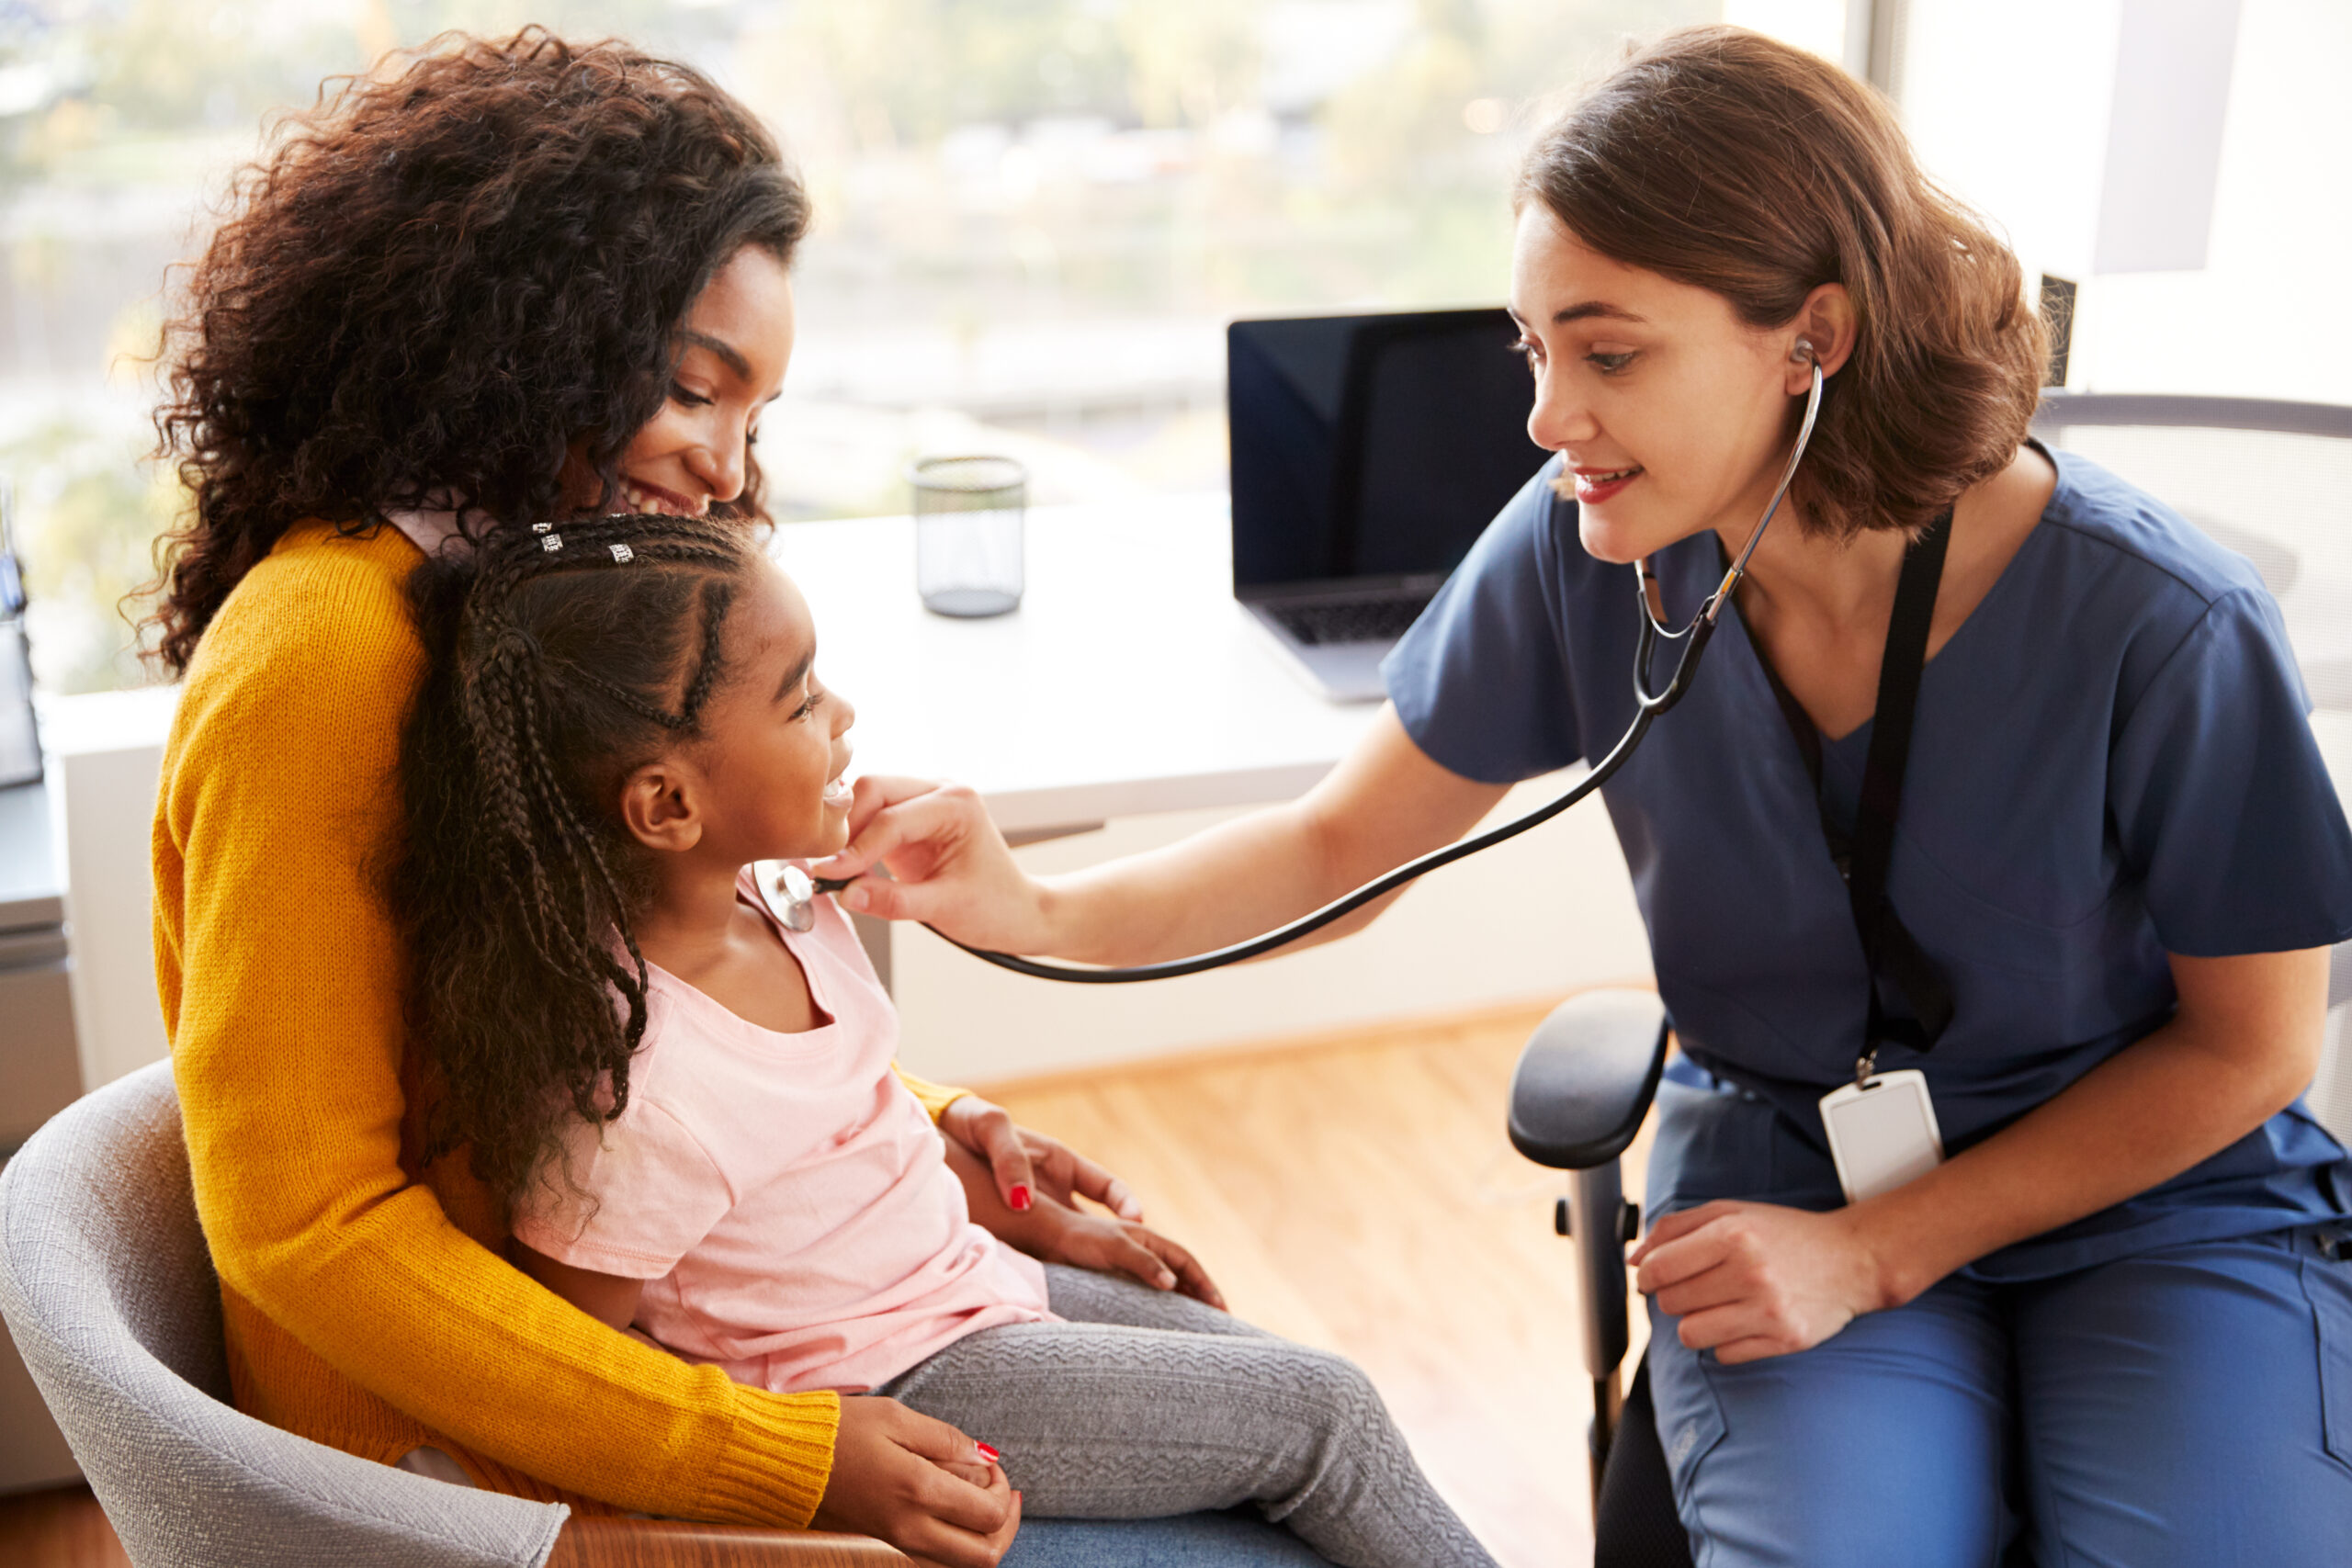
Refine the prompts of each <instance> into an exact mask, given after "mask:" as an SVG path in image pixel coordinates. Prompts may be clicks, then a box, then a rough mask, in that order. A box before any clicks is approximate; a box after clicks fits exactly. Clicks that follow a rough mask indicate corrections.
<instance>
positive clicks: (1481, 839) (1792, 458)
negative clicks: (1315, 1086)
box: [923, 345, 1822, 986]
mask: <svg viewBox="0 0 2352 1568" xmlns="http://www.w3.org/2000/svg"><path fill="white" fill-rule="evenodd" d="M1807 346H1809V345H1807ZM1821 384H1822V376H1821V367H1820V365H1819V364H1817V363H1816V364H1815V366H1814V367H1813V386H1812V388H1811V389H1810V392H1809V394H1808V395H1807V397H1806V399H1805V407H1804V423H1803V424H1802V425H1801V426H1800V427H1799V428H1798V431H1797V439H1796V444H1795V446H1794V447H1793V448H1792V450H1791V451H1790V453H1789V461H1788V466H1787V467H1786V468H1783V469H1782V470H1781V482H1780V486H1779V488H1777V489H1776V490H1774V491H1772V500H1771V503H1770V505H1769V506H1767V507H1766V508H1765V509H1764V515H1763V517H1762V518H1761V519H1760V520H1759V521H1758V523H1757V525H1756V527H1755V530H1754V531H1753V532H1752V533H1750V534H1749V535H1748V537H1747V546H1746V547H1744V548H1743V549H1742V550H1741V551H1740V552H1739V558H1738V559H1736V561H1734V562H1733V563H1732V565H1731V570H1729V571H1728V572H1726V573H1725V574H1724V580H1723V582H1722V583H1721V584H1720V585H1719V586H1718V587H1717V588H1716V589H1715V591H1714V592H1713V593H1711V594H1709V595H1708V596H1707V601H1706V603H1705V604H1702V605H1701V606H1700V608H1699V611H1698V613H1697V614H1696V615H1692V616H1691V624H1690V625H1689V626H1684V627H1683V628H1682V629H1681V630H1680V631H1679V632H1675V631H1668V630H1667V628H1666V627H1665V626H1664V625H1663V624H1661V620H1660V616H1661V615H1662V613H1663V604H1662V603H1661V602H1660V600H1659V598H1658V595H1657V580H1656V579H1655V578H1653V577H1652V576H1651V575H1650V570H1649V562H1648V560H1647V559H1646V558H1645V559H1644V560H1642V561H1641V562H1640V563H1639V565H1638V568H1637V570H1636V573H1635V582H1634V594H1635V596H1636V598H1637V599H1638V600H1639V602H1640V603H1639V609H1640V612H1641V631H1640V633H1639V640H1638V642H1637V643H1636V644H1635V647H1634V717H1633V722H1632V723H1630V724H1628V725H1627V726H1626V727H1625V733H1624V734H1623V735H1622V736H1620V737H1618V739H1617V744H1616V745H1614V746H1612V747H1611V748H1610V749H1609V753H1608V755H1607V756H1605V757H1603V758H1601V760H1600V761H1599V762H1598V763H1596V764H1595V765H1594V766H1593V768H1592V771H1591V772H1589V773H1586V774H1585V775H1584V777H1582V778H1580V779H1578V780H1577V782H1576V783H1575V784H1571V785H1569V786H1568V788H1567V790H1566V792H1565V793H1563V794H1561V795H1558V796H1557V797H1555V799H1553V800H1550V801H1548V802H1546V803H1545V804H1544V805H1542V806H1539V807H1536V808H1535V809H1534V810H1532V811H1531V812H1529V813H1528V814H1527V815H1526V816H1524V817H1518V818H1512V819H1511V820H1510V821H1509V822H1505V823H1503V824H1502V825H1501V826H1499V827H1496V828H1490V829H1487V831H1485V832H1483V833H1478V834H1475V835H1473V836H1472V837H1470V838H1467V839H1463V840H1458V841H1456V842H1454V843H1451V844H1448V845H1446V846H1445V847H1444V848H1443V849H1442V850H1432V851H1430V852H1429V853H1428V854H1425V855H1422V856H1420V857H1419V858H1418V859H1415V860H1409V861H1407V862H1406V863H1404V864H1403V865H1400V866H1397V868H1396V869H1395V870H1393V871H1390V872H1389V873H1387V874H1385V875H1384V876H1380V877H1377V878H1375V879H1374V880H1373V881H1371V882H1367V883H1365V884H1364V885H1363V886H1361V887H1359V888H1357V889H1356V890H1355V891H1354V892H1352V893H1350V894H1348V895H1346V896H1345V897H1340V898H1335V899H1333V900H1332V901H1331V902H1330V903H1329V904H1326V905H1324V906H1323V907H1322V908H1319V909H1317V910H1316V911H1315V912H1314V913H1312V914H1309V915H1302V916H1300V917H1299V918H1298V919H1295V920H1293V921H1291V922H1290V923H1289V924H1288V925H1284V926H1277V927H1276V928H1275V929H1274V930H1272V931H1267V932H1266V933H1265V934H1263V935H1262V936H1255V937H1252V938H1250V940H1249V941H1247V942H1235V943H1233V944H1232V945H1231V946H1229V947H1220V948H1217V949H1216V950H1214V951H1213V952H1209V953H1194V954H1193V956H1192V957H1190V958H1171V959H1169V960H1167V961H1165V962H1163V963H1159V964H1128V965H1124V966H1120V967H1115V968H1099V969H1098V968H1087V967H1083V966H1080V965H1077V964H1042V963H1039V962H1038V961H1037V960H1035V959H1034V958H1022V957H1018V956H1016V955H1015V954H1012V953H995V952H991V951H990V950H989V949H987V948H983V947H973V946H971V945H969V944H968V943H966V942H957V941H956V939H955V938H954V937H952V936H949V935H948V934H947V933H946V932H945V931H941V930H940V929H939V928H938V927H937V926H934V925H932V924H930V923H929V922H925V924H924V927H923V929H924V930H926V931H930V932H931V933H932V934H933V936H935V937H938V938H939V939H940V940H941V941H942V942H946V943H947V944H948V945H949V946H951V947H957V948H961V949H963V951H965V952H966V953H970V954H971V955H972V956H973V957H975V958H977V959H979V960H981V961H982V962H983V963H987V964H995V965H996V966H997V967H998V968H1000V969H1010V970H1012V972H1013V973H1014V974H1016V975H1026V976H1030V977H1031V978H1032V979H1037V980H1060V981H1063V982H1065V983H1067V984H1069V985H1076V986H1128V985H1134V984H1136V983H1138V982H1140V981H1144V980H1174V979H1179V978H1181V977H1182V976H1186V975H1200V974H1204V973H1206V972H1207V971H1208V970H1211V969H1222V968H1224V967H1225V966H1226V965H1227V964H1240V963H1243V962H1246V961H1247V960H1249V959H1252V958H1261V957H1263V956H1264V955H1265V954H1267V953H1272V952H1274V951H1275V950H1277V949H1279V948H1284V947H1288V946H1289V945H1290V944H1291V943H1293V942H1296V941H1298V940H1299V939H1300V938H1302V937H1306V936H1311V935H1313V934H1314V933H1315V932H1317V931H1321V930H1322V929H1323V928H1324V927H1325V926H1328V925H1329V924H1330V923H1331V922H1332V921H1334V920H1338V919H1345V918H1346V917H1347V916H1349V915H1351V914H1352V913H1354V912H1355V911H1356V910H1358V909H1361V908H1363V907H1364V906H1365V905H1366V904H1369V903H1371V902H1372V901H1373V900H1374V899H1375V898H1379V897H1384V896H1385V895H1387V894H1389V893H1392V892H1394V891H1396V890H1397V888H1399V887H1402V886H1405V884H1407V883H1408V882H1410V881H1412V880H1413V879H1414V878H1416V877H1418V876H1421V875H1424V874H1427V873H1430V872H1432V871H1435V870H1437V869H1438V867H1440V866H1443V865H1452V864H1453V863H1454V862H1455V861H1458V860H1463V859H1466V858H1467V857H1469V856H1471V855H1475V854H1477V853H1478V852H1481V851H1483V850H1490V849H1492V848H1494V847H1495V846H1496V845H1497V844H1499V843H1502V842H1503V841H1504V840H1509V839H1515V838H1517V837H1519V835H1521V833H1524V832H1526V831H1527V830H1528V829H1531V828H1540V827H1542V826H1543V825H1544V823H1546V822H1549V821H1550V820H1551V819H1552V818H1555V817H1557V816H1558V815H1559V814H1560V813H1561V812H1563V811H1566V809H1568V807H1571V806H1574V805H1575V804H1576V803H1577V802H1578V801H1580V800H1582V799H1584V797H1585V796H1587V795H1590V794H1591V793H1592V792H1593V791H1595V790H1597V789H1599V788H1600V786H1601V785H1603V784H1607V783H1608V782H1609V781H1610V779H1611V778H1612V777H1613V776H1615V774H1616V773H1617V770H1618V769H1620V768H1622V767H1623V766H1624V765H1625V762H1626V760H1627V759H1628V758H1630V757H1632V756H1633V754H1634V748H1635V747H1637V746H1639V745H1640V744H1641V743H1642V738H1643V737H1644V736H1645V735H1647V734H1648V733H1649V728H1650V726H1651V725H1652V724H1654V723H1656V722H1657V719H1658V718H1659V716H1661V715H1663V714H1665V713H1666V712H1667V710H1668V709H1669V708H1671V707H1673V706H1674V705H1675V704H1677V703H1679V702H1680V701H1681V700H1682V697H1683V694H1684V693H1686V692H1688V691H1689V690H1690V689H1691V677H1692V676H1693V675H1694V674H1695V673H1696V672H1697V671H1698V667H1699V656H1700V655H1701V654H1702V653H1703V652H1705V651H1706V647H1707V643H1708V640H1709V639H1710V638H1712V637H1713V636H1714V633H1715V621H1716V617H1717V616H1719V615H1721V614H1722V613H1723V607H1724V604H1727V603H1729V602H1730V599H1731V595H1732V591H1733V590H1734V589H1736V588H1737V587H1738V586H1739V580H1740V578H1741V576H1742V575H1743V574H1744V573H1745V572H1746V571H1747V559H1748V558H1749V557H1750V556H1752V555H1754V554H1755V553H1756V545H1757V541H1758V540H1759V539H1761V538H1762V537H1763V536H1764V529H1765V527H1766V526H1767V525H1769V524H1770V522H1771V521H1772V516H1773V514H1774V513H1777V512H1778V511H1780V509H1781V498H1782V497H1784V496H1786V495H1787V494H1788V491H1789V482H1790V481H1791V480H1792V479H1794V478H1796V471H1797V463H1798V461H1799V459H1801V458H1803V457H1804V449H1805V447H1806V446H1808V445H1810V444H1811V442H1812V440H1813V425H1814V420H1815V416H1816V415H1818V414H1819V413H1820V412H1821ZM1660 638H1664V639H1665V640H1667V641H1669V642H1680V641H1683V639H1685V638H1688V639H1689V640H1688V642H1687V644H1686V646H1685V647H1684V648H1683V649H1682V657H1681V658H1679V659H1678V660H1675V664H1674V674H1673V677H1672V678H1671V679H1670V680H1668V682H1667V683H1666V689H1665V690H1664V691H1654V690H1652V689H1651V686H1650V660H1651V658H1652V656H1653V655H1654V654H1655V652H1656V651H1657V644H1658V641H1659V639H1660Z"/></svg>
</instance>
